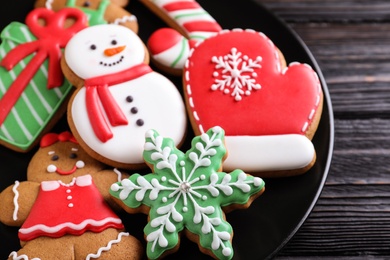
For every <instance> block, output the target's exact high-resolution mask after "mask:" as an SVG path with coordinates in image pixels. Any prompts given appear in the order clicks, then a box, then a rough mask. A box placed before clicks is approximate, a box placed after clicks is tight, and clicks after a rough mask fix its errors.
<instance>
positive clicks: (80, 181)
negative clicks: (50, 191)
mask: <svg viewBox="0 0 390 260" xmlns="http://www.w3.org/2000/svg"><path fill="white" fill-rule="evenodd" d="M91 184H92V176H91V175H89V174H88V175H84V176H80V177H77V178H76V185H77V186H79V187H85V186H89V185H91Z"/></svg>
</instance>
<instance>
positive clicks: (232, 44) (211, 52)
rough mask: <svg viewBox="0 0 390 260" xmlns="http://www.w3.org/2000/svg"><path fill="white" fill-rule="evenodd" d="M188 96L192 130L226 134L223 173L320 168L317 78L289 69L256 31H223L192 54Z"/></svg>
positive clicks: (304, 68) (303, 69) (301, 68)
mask: <svg viewBox="0 0 390 260" xmlns="http://www.w3.org/2000/svg"><path fill="white" fill-rule="evenodd" d="M183 81H184V92H185V96H186V102H187V109H188V113H189V117H190V119H191V123H192V126H193V128H194V131H195V132H196V133H197V134H200V133H203V132H204V129H209V128H210V127H212V126H214V125H219V126H221V127H222V128H224V129H225V131H226V146H227V148H228V150H229V156H228V158H227V159H226V161H225V162H224V169H226V170H231V169H234V168H240V169H243V170H245V171H246V172H251V173H254V174H257V175H259V176H263V177H264V176H267V177H275V176H287V175H295V174H299V173H303V172H305V171H306V170H308V169H309V168H310V167H311V166H312V165H313V164H314V162H315V158H316V156H315V150H314V147H313V145H312V143H311V141H310V140H311V138H312V137H313V135H314V133H315V131H316V129H317V126H318V122H319V119H320V115H321V111H322V91H321V85H320V82H319V79H318V77H317V75H316V73H315V72H314V71H313V70H312V69H311V68H310V67H309V66H308V65H306V64H300V63H292V64H290V65H289V66H288V67H286V68H283V66H282V65H281V62H280V57H279V52H278V49H277V48H276V47H275V46H274V44H273V43H272V42H271V40H270V39H268V38H267V37H266V36H265V35H264V34H261V33H258V32H255V31H252V30H245V31H244V30H233V31H227V30H226V31H223V32H221V33H219V34H218V35H216V36H213V37H211V38H209V39H206V40H205V41H203V42H202V43H201V44H199V45H198V46H196V47H195V48H194V49H193V52H192V54H191V56H190V57H189V59H188V61H187V64H186V67H185V70H184V77H183Z"/></svg>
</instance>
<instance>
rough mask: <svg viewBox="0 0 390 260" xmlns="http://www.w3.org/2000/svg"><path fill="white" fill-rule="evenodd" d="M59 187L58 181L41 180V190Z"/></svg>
mask: <svg viewBox="0 0 390 260" xmlns="http://www.w3.org/2000/svg"><path fill="white" fill-rule="evenodd" d="M59 187H60V183H59V182H58V181H43V182H41V188H42V190H43V191H52V190H56V189H58V188H59Z"/></svg>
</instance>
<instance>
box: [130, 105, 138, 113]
mask: <svg viewBox="0 0 390 260" xmlns="http://www.w3.org/2000/svg"><path fill="white" fill-rule="evenodd" d="M130 112H131V113H132V114H137V113H138V108H136V107H132V108H131V109H130Z"/></svg>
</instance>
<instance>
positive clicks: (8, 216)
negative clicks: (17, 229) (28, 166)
mask: <svg viewBox="0 0 390 260" xmlns="http://www.w3.org/2000/svg"><path fill="white" fill-rule="evenodd" d="M38 192H39V183H36V182H30V181H25V182H18V181H16V182H15V184H13V185H11V186H9V187H8V188H6V189H5V190H3V191H2V192H1V193H0V205H1V207H2V209H1V210H0V222H2V223H4V224H6V225H8V226H21V225H22V224H23V222H24V221H25V220H26V218H27V216H28V214H29V213H30V210H31V208H32V206H33V204H34V202H35V200H36V198H37V196H38Z"/></svg>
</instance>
